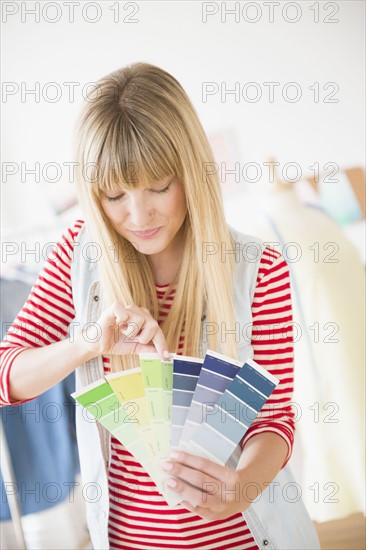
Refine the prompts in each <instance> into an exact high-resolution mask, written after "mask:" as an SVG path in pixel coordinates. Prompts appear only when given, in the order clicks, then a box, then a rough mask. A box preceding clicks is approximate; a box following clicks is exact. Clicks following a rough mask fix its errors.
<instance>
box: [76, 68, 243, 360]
mask: <svg viewBox="0 0 366 550" xmlns="http://www.w3.org/2000/svg"><path fill="white" fill-rule="evenodd" d="M76 161H77V163H78V168H77V194H78V198H79V202H80V205H81V207H82V209H83V212H84V215H85V222H86V224H87V228H88V232H89V234H90V236H91V238H92V239H93V241H95V242H96V243H98V245H99V246H100V247H101V252H102V254H101V258H100V260H99V262H98V274H99V279H100V282H101V289H102V297H103V301H102V303H103V307H107V306H108V305H109V304H111V303H112V302H114V301H119V302H121V303H122V304H124V305H126V304H128V303H134V304H136V305H137V306H140V307H146V308H147V309H148V310H149V311H150V313H151V314H152V316H153V317H154V318H155V319H157V318H158V307H159V306H158V302H157V296H156V288H155V282H154V279H153V275H152V271H151V268H150V264H149V262H148V260H147V257H146V256H145V255H144V254H142V253H140V252H139V251H138V250H136V249H135V248H133V246H132V245H131V243H129V242H128V241H127V240H125V239H124V238H123V237H122V236H120V235H119V234H118V233H117V232H116V231H115V230H114V229H113V227H112V226H111V224H110V223H109V221H108V219H107V218H106V216H105V214H104V212H103V209H102V207H101V194H102V192H103V191H111V190H112V191H115V190H116V189H117V188H118V186H119V185H123V186H124V187H126V188H130V189H131V188H134V187H136V186H137V185H138V184H139V183H141V182H148V183H149V184H151V183H153V182H157V181H162V180H163V179H165V178H167V177H169V176H171V175H176V176H177V177H178V178H179V180H180V181H181V182H182V183H183V186H184V190H185V195H186V202H187V216H186V219H185V221H184V252H183V257H182V261H181V264H180V269H179V272H178V274H177V277H176V280H175V281H174V283H175V284H176V294H175V297H174V300H173V303H172V306H171V308H170V310H169V312H168V315H167V316H166V318H165V319H164V321H163V322H162V324H161V325H160V326H161V328H162V330H163V333H164V335H165V338H166V341H167V344H168V346H169V351H171V352H177V351H178V343H179V338H180V336H181V334H182V333H183V329H184V334H185V337H184V347H183V353H184V354H185V355H192V356H198V355H199V342H200V338H201V323H202V317H203V313H204V311H205V306H206V308H207V309H206V320H205V322H206V323H209V324H210V329H209V330H207V344H208V347H209V348H210V349H214V350H215V349H217V348H218V345H217V344H218V339H220V346H221V349H222V351H223V352H224V353H226V354H228V355H230V356H231V357H237V343H236V341H235V336H234V335H229V338H227V337H226V336H225V338H222V337H221V334H222V331H221V327H222V326H223V324H224V326H225V327H227V328H228V329H230V328H231V329H233V327H235V316H234V309H233V275H234V271H235V265H234V262H235V258H234V257H233V255H232V254H227V255H225V256H224V257H222V254H221V250H222V249H223V250H230V249H233V242H232V238H231V235H230V232H229V229H228V226H227V223H226V221H225V217H224V211H223V205H222V197H221V187H220V181H219V178H218V175H217V174H216V173H215V174H212V173H207V174H206V173H205V171H204V167H205V166H207V164H206V163H214V156H213V153H212V150H211V147H210V145H209V142H208V139H207V137H206V135H205V132H204V130H203V128H202V125H201V123H200V121H199V119H198V116H197V113H196V111H195V109H194V107H193V105H192V104H191V102H190V100H189V98H188V96H187V94H186V93H185V91H184V90H183V88H182V86H181V85H180V84H179V82H178V81H177V80H176V79H175V78H174V77H173V76H172V75H170V74H169V73H168V72H166V71H165V70H163V69H161V68H159V67H156V66H154V65H151V64H148V63H133V64H131V65H129V66H126V67H124V68H122V69H119V70H117V71H115V72H113V73H111V74H109V75H107V76H105V77H103V78H101V79H100V80H99V81H98V82H97V86H96V88H95V90H94V93H93V96H92V97H90V99H88V101H87V102H86V103H85V106H84V108H83V110H82V113H81V117H80V120H79V123H78V127H77V134H76ZM207 246H209V247H210V246H212V247H214V248H212V249H211V250H213V249H215V250H217V253H215V254H210V255H207V256H206V257H203V254H204V251H205V248H206V247H207ZM116 259H117V261H116ZM207 326H208V325H207ZM215 327H216V329H215ZM136 365H137V357H136V356H132V355H130V356H111V369H112V370H114V371H116V370H120V369H126V368H131V367H134V366H136Z"/></svg>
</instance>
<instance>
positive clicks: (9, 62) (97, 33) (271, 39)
mask: <svg viewBox="0 0 366 550" xmlns="http://www.w3.org/2000/svg"><path fill="white" fill-rule="evenodd" d="M36 4H37V3H36V2H18V3H16V2H3V3H2V18H3V22H4V23H3V29H2V30H3V72H2V77H3V81H4V84H3V93H4V92H5V93H4V95H3V104H2V111H3V150H2V154H3V162H6V163H9V162H14V163H16V166H17V167H18V170H19V171H18V172H17V173H16V174H15V175H13V176H10V175H8V176H7V178H4V173H3V184H2V198H3V206H2V220H3V221H2V223H3V226H6V227H11V226H15V225H17V226H19V224H22V223H28V222H37V223H39V222H40V220H42V219H43V220H44V221H46V220H48V219H51V218H52V216H53V211H52V208H50V206H49V204H48V200H46V199H45V194H46V195H47V197H49V196H51V197H52V196H55V195H56V197H59V195H60V193H61V194H62V195H64V196H66V195H69V194H72V192H73V191H72V186H71V185H70V184H69V183H68V180H69V177H68V169H67V167H66V166H65V165H64V163H65V162H70V161H72V160H73V158H72V151H71V140H72V130H73V126H74V123H75V121H76V117H77V113H78V110H79V107H80V105H81V102H82V94H81V88H82V87H83V86H84V85H85V84H86V83H88V82H93V81H95V80H97V79H98V78H99V77H101V76H102V75H104V74H107V73H108V72H110V71H112V70H114V69H117V68H118V67H121V66H123V65H125V64H127V63H131V62H134V61H138V60H140V61H147V62H150V63H154V64H157V65H160V66H161V67H163V68H165V69H166V70H168V71H169V72H171V73H172V74H173V75H174V76H175V77H176V78H177V79H178V80H179V81H180V82H181V83H182V85H183V86H184V87H185V89H186V91H187V92H188V94H189V96H190V97H191V99H192V101H193V103H194V105H195V106H196V108H197V110H198V113H199V115H200V117H201V120H202V123H203V125H204V127H205V129H206V131H207V132H208V134H209V135H210V136H213V134H215V133H217V132H222V133H224V136H225V135H226V138H227V140H228V147H231V152H230V155H229V157H230V160H231V161H238V162H240V163H241V165H245V164H246V163H248V162H257V163H258V164H259V165H260V166H261V167H262V168H263V178H262V180H261V181H262V182H264V181H265V179H266V176H267V175H268V172H267V169H266V168H265V167H264V166H263V162H264V161H266V160H267V158H268V157H269V156H271V155H274V156H275V157H276V159H277V160H278V161H279V162H280V163H281V167H282V166H283V165H284V164H286V163H288V162H296V163H298V164H299V165H300V166H301V169H302V171H303V173H304V175H311V170H310V169H309V167H310V166H312V165H313V164H314V163H315V162H319V163H320V166H322V165H324V163H326V162H331V161H332V162H336V163H337V164H338V165H339V166H342V167H345V166H352V165H357V164H361V165H363V164H364V147H365V143H364V123H363V119H364V106H363V100H364V53H363V45H364V11H365V6H364V3H363V2H361V1H341V2H330V3H325V2H320V3H313V2H297V3H294V2H292V3H291V2H290V3H289V2H281V3H280V5H279V6H277V7H276V9H275V11H274V21H273V22H272V23H271V22H269V7H268V6H265V4H264V3H263V2H252V3H251V4H252V6H251V7H249V8H248V2H241V3H240V4H239V3H237V6H238V8H240V11H239V16H240V20H239V22H235V16H234V15H227V20H226V22H222V21H221V19H222V18H223V17H224V12H223V11H221V2H216V3H215V2H211V3H206V5H207V6H208V4H210V5H209V6H208V7H207V9H210V10H215V9H216V10H218V13H216V14H215V15H211V16H207V21H206V22H203V15H202V14H203V10H204V9H205V8H204V4H205V3H203V4H202V3H200V2H136V3H134V2H132V3H126V2H119V9H120V15H119V19H120V22H119V23H114V21H113V17H114V14H115V12H113V11H112V9H111V8H112V6H115V8H114V9H116V6H117V3H116V2H108V1H104V2H100V3H99V4H97V3H95V2H94V3H93V2H79V3H78V2H76V3H75V6H74V21H73V22H71V23H70V22H69V19H70V8H69V7H68V6H67V5H66V4H65V2H57V3H56V2H40V3H38V6H39V11H40V14H39V22H36V21H35V15H32V14H31V13H29V12H28V11H27V10H31V9H35V5H36ZM93 4H94V7H93ZM249 4H250V3H249ZM294 4H295V6H294ZM315 4H318V5H319V18H320V21H319V22H318V23H315V22H314V18H315V13H314V10H311V9H310V7H311V6H313V5H315ZM95 5H97V7H98V9H99V10H100V14H99V15H100V19H99V21H98V22H96V23H91V22H88V21H86V20H85V17H86V18H89V20H91V19H94V18H96V16H97V15H98V13H97V10H96V7H95ZM134 5H135V6H137V7H138V12H137V13H136V14H135V15H131V19H135V20H136V21H137V22H136V23H131V22H127V21H123V19H124V18H128V16H129V14H131V13H132V11H133V6H134ZM325 5H327V6H328V8H325ZM226 6H227V9H229V8H233V7H234V6H235V3H234V2H228V3H227V4H226ZM286 6H287V8H286ZM296 6H297V10H301V13H300V11H298V17H299V20H298V21H297V22H294V23H290V22H287V21H286V20H285V18H284V15H283V14H282V13H283V12H282V10H283V9H285V10H287V11H285V12H284V14H285V17H287V19H294V18H295V17H296V11H295V10H296ZM338 8H339V11H338V13H336V14H334V15H332V12H333V10H336V9H338ZM82 9H83V10H84V16H85V17H84V18H83V16H82V13H83V12H82ZM245 9H248V11H247V18H248V19H251V20H253V19H254V18H255V11H256V10H257V13H260V11H261V12H262V15H261V17H260V19H259V20H258V21H257V22H256V23H249V22H247V21H245V19H244V16H243V10H245ZM15 10H18V11H17V12H16V13H11V12H13V11H15ZM244 15H245V14H244ZM326 16H328V17H330V18H332V19H338V20H339V22H338V23H325V22H324V18H325V17H326ZM47 19H48V20H55V19H59V21H57V22H55V23H51V22H48V21H47ZM49 82H55V83H57V85H58V87H59V90H60V92H61V97H60V99H59V100H58V101H56V102H50V99H52V97H53V95H52V94H53V93H55V88H50V87H48V83H49ZM65 82H77V83H79V84H80V85H79V86H78V87H76V88H75V99H74V100H72V99H71V101H70V97H69V88H68V87H67V86H66V85H65V84H64V83H65ZM205 82H215V83H217V86H218V87H219V89H222V87H223V86H225V83H226V86H227V88H228V89H231V88H233V87H234V86H235V82H238V83H239V86H240V90H241V91H242V90H243V86H244V85H245V84H246V83H248V82H256V83H258V85H260V86H261V90H262V92H263V96H262V99H261V100H259V101H258V102H257V103H250V102H248V101H246V100H245V99H244V98H243V97H242V96H241V97H240V100H239V102H238V103H236V102H235V101H234V97H233V96H232V95H228V96H227V97H226V101H221V100H220V94H219V93H217V94H216V95H213V96H208V98H207V101H206V102H204V101H203V99H202V87H203V83H205ZM264 82H279V83H280V86H278V87H277V88H276V90H275V100H274V102H273V103H271V102H269V100H268V87H266V86H264V85H263V83H264ZM288 82H296V83H298V85H299V86H300V87H301V90H302V98H301V99H300V100H299V101H298V102H296V103H291V102H288V101H285V100H284V99H283V97H282V94H281V91H282V89H283V86H284V85H286V84H287V83H288ZM314 82H319V84H320V98H321V101H320V102H319V103H316V102H314V95H313V94H314V92H312V91H311V90H310V89H309V86H311V85H313V84H314ZM327 82H335V83H337V85H338V86H339V91H338V93H337V94H336V95H335V98H336V99H338V100H339V102H338V103H324V102H323V101H322V99H323V98H324V97H325V95H326V93H329V92H331V91H332V88H329V89H328V90H327V92H325V91H324V90H323V86H324V85H325V84H326V83H327ZM22 83H23V84H22ZM36 83H39V86H40V92H41V93H40V97H39V98H38V102H36V101H35V97H34V96H32V95H25V96H24V94H23V97H22V94H21V89H22V86H23V89H24V88H26V89H30V88H34V87H35V86H36ZM222 83H223V84H222ZM17 90H19V91H17ZM11 91H14V94H13V95H10V93H11ZM253 91H254V89H253V88H251V89H250V90H248V93H253ZM293 91H294V89H292V90H289V93H292V92H293ZM42 92H43V94H42ZM43 96H45V97H43ZM229 157H226V160H227V159H228V158H229ZM223 158H224V157H223ZM218 160H221V159H220V158H218ZM224 160H225V158H224ZM22 162H23V163H25V164H24V165H23V166H25V167H27V168H29V167H32V166H34V164H35V162H39V163H40V167H41V172H42V168H43V167H44V166H45V165H46V164H47V163H50V162H56V163H58V164H59V165H60V167H61V169H62V170H61V173H62V177H61V180H60V183H58V184H56V183H51V182H50V181H47V180H50V179H51V178H52V177H54V175H55V172H53V171H52V170H51V169H50V170H49V172H46V176H45V178H42V174H41V182H40V183H39V184H38V185H36V184H34V176H32V175H27V176H25V181H24V182H21V180H20V176H21V167H20V166H19V165H20V163H22ZM7 166H8V165H7ZM4 169H6V166H5V167H4V165H3V172H4ZM15 169H16V168H15ZM230 177H231V178H233V176H228V180H227V182H228V183H229V182H230V181H233V179H232V180H230ZM23 179H24V178H23ZM45 179H46V181H45ZM4 180H5V181H4ZM255 185H256V186H257V188H258V185H260V183H258V184H255Z"/></svg>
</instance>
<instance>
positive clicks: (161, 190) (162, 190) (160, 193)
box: [152, 183, 171, 195]
mask: <svg viewBox="0 0 366 550" xmlns="http://www.w3.org/2000/svg"><path fill="white" fill-rule="evenodd" d="M170 186H171V183H169V185H167V186H166V187H164V189H160V190H159V191H155V190H154V189H152V192H153V193H158V195H163V193H167V192H168V191H169V187H170Z"/></svg>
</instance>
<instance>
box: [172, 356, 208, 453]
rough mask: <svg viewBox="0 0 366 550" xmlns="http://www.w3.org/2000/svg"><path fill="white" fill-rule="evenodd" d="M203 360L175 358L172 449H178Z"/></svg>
mask: <svg viewBox="0 0 366 550" xmlns="http://www.w3.org/2000/svg"><path fill="white" fill-rule="evenodd" d="M202 363H203V359H200V358H198V357H187V356H183V355H175V356H174V366H173V407H172V430H171V448H172V449H174V448H177V447H178V444H179V440H180V438H181V435H182V432H183V428H184V425H185V423H186V420H187V416H188V412H189V408H190V406H191V403H192V398H193V395H194V392H195V389H196V386H197V381H198V377H199V375H200V372H201V368H202Z"/></svg>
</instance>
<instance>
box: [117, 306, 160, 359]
mask: <svg viewBox="0 0 366 550" xmlns="http://www.w3.org/2000/svg"><path fill="white" fill-rule="evenodd" d="M106 316H107V319H106V320H108V322H109V323H110V325H109V326H110V327H111V326H115V328H116V330H117V335H116V341H115V344H117V345H114V346H113V351H114V353H118V352H122V353H129V354H130V353H132V354H133V353H143V352H144V353H154V352H158V354H159V355H160V357H161V359H165V360H166V359H168V358H169V356H170V355H169V351H168V346H167V343H166V340H165V337H164V334H163V332H162V330H161V328H160V327H159V325H158V323H157V321H156V320H155V319H154V318H153V317H152V316H151V314H150V312H149V311H148V310H147V309H146V308H140V307H138V306H136V305H135V304H129V305H126V306H125V307H123V306H122V304H120V303H118V302H116V303H114V304H113V305H112V306H111V307H110V308H109V309H108V310H107V312H106ZM121 334H122V335H123V337H122V338H121ZM121 341H122V342H121ZM124 344H125V345H124Z"/></svg>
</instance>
